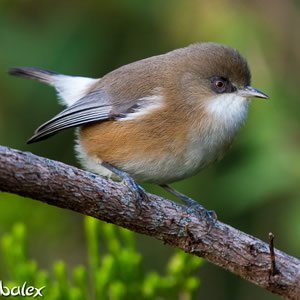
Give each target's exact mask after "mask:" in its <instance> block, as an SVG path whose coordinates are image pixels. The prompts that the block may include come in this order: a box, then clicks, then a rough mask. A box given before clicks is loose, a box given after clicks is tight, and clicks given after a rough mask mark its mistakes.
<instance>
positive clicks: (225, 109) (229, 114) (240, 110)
mask: <svg viewBox="0 0 300 300" xmlns="http://www.w3.org/2000/svg"><path fill="white" fill-rule="evenodd" d="M248 106H249V100H247V99H246V98H245V97H241V96H238V95H236V94H234V93H230V94H222V95H218V96H215V97H213V98H212V99H210V100H209V101H208V105H207V107H206V111H207V112H208V113H209V114H210V115H212V116H214V118H215V121H217V122H221V123H225V124H227V125H228V126H230V125H231V126H239V125H242V123H244V121H245V120H246V118H247V112H248Z"/></svg>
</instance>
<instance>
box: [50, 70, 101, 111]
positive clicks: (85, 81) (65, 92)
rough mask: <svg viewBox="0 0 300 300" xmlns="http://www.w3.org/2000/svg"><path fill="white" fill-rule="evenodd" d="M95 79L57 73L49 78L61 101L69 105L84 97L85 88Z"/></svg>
mask: <svg viewBox="0 0 300 300" xmlns="http://www.w3.org/2000/svg"><path fill="white" fill-rule="evenodd" d="M97 80H98V79H93V78H87V77H79V76H66V75H57V76H54V78H53V79H52V80H51V84H52V85H53V86H54V87H55V88H56V90H57V92H58V96H59V98H60V100H61V103H62V104H63V105H66V106H70V105H72V104H74V103H75V102H76V101H77V100H79V99H80V98H82V97H84V96H85V95H86V92H87V90H88V89H89V88H90V87H91V86H92V84H93V83H95V82H96V81H97Z"/></svg>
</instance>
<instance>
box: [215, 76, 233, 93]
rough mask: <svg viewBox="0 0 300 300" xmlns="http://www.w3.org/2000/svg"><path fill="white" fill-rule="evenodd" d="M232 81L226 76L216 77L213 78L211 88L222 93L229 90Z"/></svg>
mask: <svg viewBox="0 0 300 300" xmlns="http://www.w3.org/2000/svg"><path fill="white" fill-rule="evenodd" d="M229 87H230V83H229V81H228V80H227V79H226V78H223V77H214V78H212V79H211V88H212V90H213V91H214V92H216V93H218V94H222V93H225V92H228V88H229Z"/></svg>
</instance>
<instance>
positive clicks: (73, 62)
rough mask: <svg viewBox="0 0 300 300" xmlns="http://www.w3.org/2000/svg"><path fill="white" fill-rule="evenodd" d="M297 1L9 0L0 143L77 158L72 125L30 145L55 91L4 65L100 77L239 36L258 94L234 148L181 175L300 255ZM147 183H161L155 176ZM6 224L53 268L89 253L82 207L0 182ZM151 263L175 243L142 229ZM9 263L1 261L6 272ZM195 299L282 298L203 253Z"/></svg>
mask: <svg viewBox="0 0 300 300" xmlns="http://www.w3.org/2000/svg"><path fill="white" fill-rule="evenodd" d="M299 28H300V5H299V1H296V0H285V1H280V0H274V1H270V0H254V1H236V0H209V1H208V0H201V1H200V0H198V1H196V0H195V1H193V0H187V1H183V0H182V1H179V0H172V1H169V0H166V1H159V0H152V1H141V0H112V1H100V0H87V1H82V0H73V1H66V0H52V1H36V0H1V1H0V144H1V145H6V146H10V147H14V148H17V149H21V150H25V151H31V152H33V153H35V154H38V155H41V156H45V157H48V158H52V159H56V160H59V161H63V162H65V163H68V164H72V165H78V163H77V162H76V160H75V158H74V155H73V146H72V145H73V141H72V140H73V132H72V130H69V131H65V132H62V133H60V134H59V135H57V136H54V137H53V138H51V139H49V140H46V141H43V142H41V143H37V144H33V145H26V143H25V142H26V140H27V138H29V137H30V136H31V134H32V132H33V130H34V129H35V128H36V127H37V126H38V125H40V124H41V123H43V122H44V121H46V120H47V119H49V118H50V117H52V116H53V115H54V114H56V113H57V112H59V110H60V109H61V107H59V105H58V104H57V101H56V97H55V93H54V91H53V90H52V89H51V88H49V87H46V86H44V85H42V84H39V83H37V82H33V81H27V80H20V79H16V78H12V77H9V76H8V75H7V74H6V71H7V69H8V67H11V66H39V67H43V68H47V69H50V70H56V71H58V72H61V73H66V74H77V75H83V76H90V77H100V76H102V75H104V74H105V73H107V72H109V71H111V70H113V69H114V68H116V67H119V66H121V65H123V64H126V63H129V62H132V61H135V60H138V59H142V58H145V57H148V56H151V55H156V54H160V53H164V52H167V51H169V50H172V49H174V48H178V47H182V46H186V45H188V44H190V43H194V42H198V41H215V42H219V43H224V44H227V45H230V46H232V47H235V48H237V49H239V50H240V52H241V53H242V54H243V55H244V56H245V57H247V59H248V61H249V64H250V66H251V69H252V75H253V86H255V87H257V88H259V89H261V90H262V91H264V92H265V93H267V94H268V95H269V96H270V100H268V101H263V100H253V103H252V106H251V109H250V113H249V119H248V122H247V124H246V126H245V127H244V128H243V129H242V130H241V132H240V134H239V135H238V137H237V139H236V142H235V144H234V146H233V148H232V150H231V152H230V153H229V154H228V155H227V156H226V157H225V158H224V159H223V160H222V161H221V162H220V163H218V164H217V165H214V166H212V167H210V168H209V169H207V170H205V171H203V172H202V173H201V174H199V175H197V176H195V177H193V178H189V179H186V180H184V181H182V182H178V183H176V184H174V187H176V188H177V189H179V190H180V191H182V192H184V193H186V194H188V195H190V196H191V197H193V198H195V199H197V200H199V201H200V202H201V203H202V204H203V205H204V206H205V207H207V208H209V209H213V210H215V211H216V212H217V214H218V216H219V219H220V220H222V221H224V222H227V223H229V224H231V225H233V226H235V227H237V228H239V229H241V230H243V231H245V232H248V233H250V234H252V235H254V236H257V237H259V238H261V239H263V240H267V237H268V233H269V232H270V231H272V232H273V233H274V234H275V236H276V246H277V247H278V248H279V249H281V250H284V251H286V252H288V253H289V254H291V255H294V256H298V257H299V256H300V234H299V233H300V217H299V212H300V201H299V200H300V184H299V183H300V105H299V104H300V102H299V93H300V79H299V78H300V76H299V74H300V71H299V70H300V35H299ZM146 188H147V189H148V190H149V191H151V192H155V193H159V194H161V195H165V196H166V194H165V193H163V192H162V191H161V190H160V189H158V188H155V187H153V186H151V185H147V186H146ZM0 199H1V201H0V235H2V234H3V233H4V232H6V231H8V230H9V229H10V228H11V226H12V224H14V223H15V222H17V221H21V222H24V223H25V224H26V225H27V227H28V230H29V238H30V241H29V242H30V255H31V256H32V257H34V258H35V259H37V260H38V262H39V264H40V265H42V266H43V267H45V268H47V267H48V266H50V265H51V264H52V262H53V261H54V260H56V259H64V260H65V261H66V262H67V264H68V265H70V266H72V265H74V264H78V263H84V260H85V254H86V253H84V251H85V250H84V248H83V240H84V236H83V227H82V217H81V216H80V215H78V214H75V213H72V212H68V211H65V210H62V209H58V208H54V207H50V206H47V205H45V204H40V203H39V202H36V201H32V200H29V199H23V198H20V197H18V196H15V195H10V194H3V193H2V194H1V193H0ZM138 247H139V249H140V250H141V251H142V253H143V254H144V266H145V268H146V269H147V268H148V269H155V270H160V269H161V265H162V264H163V263H164V261H165V260H166V258H167V257H168V255H169V253H170V252H171V251H172V249H170V248H169V247H167V246H165V245H162V244H161V243H160V242H158V241H155V240H153V239H150V238H148V237H144V236H138ZM5 272H6V270H5V269H4V267H3V265H1V262H0V278H1V276H5ZM199 276H200V278H201V287H200V289H199V296H198V297H199V299H200V298H201V299H231V300H234V299H254V298H255V299H257V300H258V299H267V300H268V299H279V297H277V296H274V295H271V294H269V293H268V292H266V291H264V290H262V289H260V288H258V287H256V286H254V285H252V284H250V283H248V282H245V281H243V280H241V279H240V278H238V277H236V276H235V275H232V274H230V273H229V272H226V271H224V270H222V269H220V268H218V267H216V266H213V265H211V264H209V263H206V264H205V266H204V267H202V269H201V270H200V271H199Z"/></svg>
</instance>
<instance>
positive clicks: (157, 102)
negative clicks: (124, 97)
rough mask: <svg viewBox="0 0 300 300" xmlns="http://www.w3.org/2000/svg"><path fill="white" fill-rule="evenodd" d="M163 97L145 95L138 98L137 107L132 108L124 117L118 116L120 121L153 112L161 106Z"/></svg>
mask: <svg viewBox="0 0 300 300" xmlns="http://www.w3.org/2000/svg"><path fill="white" fill-rule="evenodd" d="M163 102H164V98H163V96H161V95H153V96H146V97H143V98H140V99H138V101H137V104H138V106H137V108H133V111H132V112H130V113H128V114H127V115H126V116H125V117H124V118H120V119H119V120H120V121H129V120H135V119H137V118H140V117H143V116H145V115H147V114H150V113H152V112H154V111H155V110H158V109H160V108H161V107H162V105H163Z"/></svg>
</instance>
